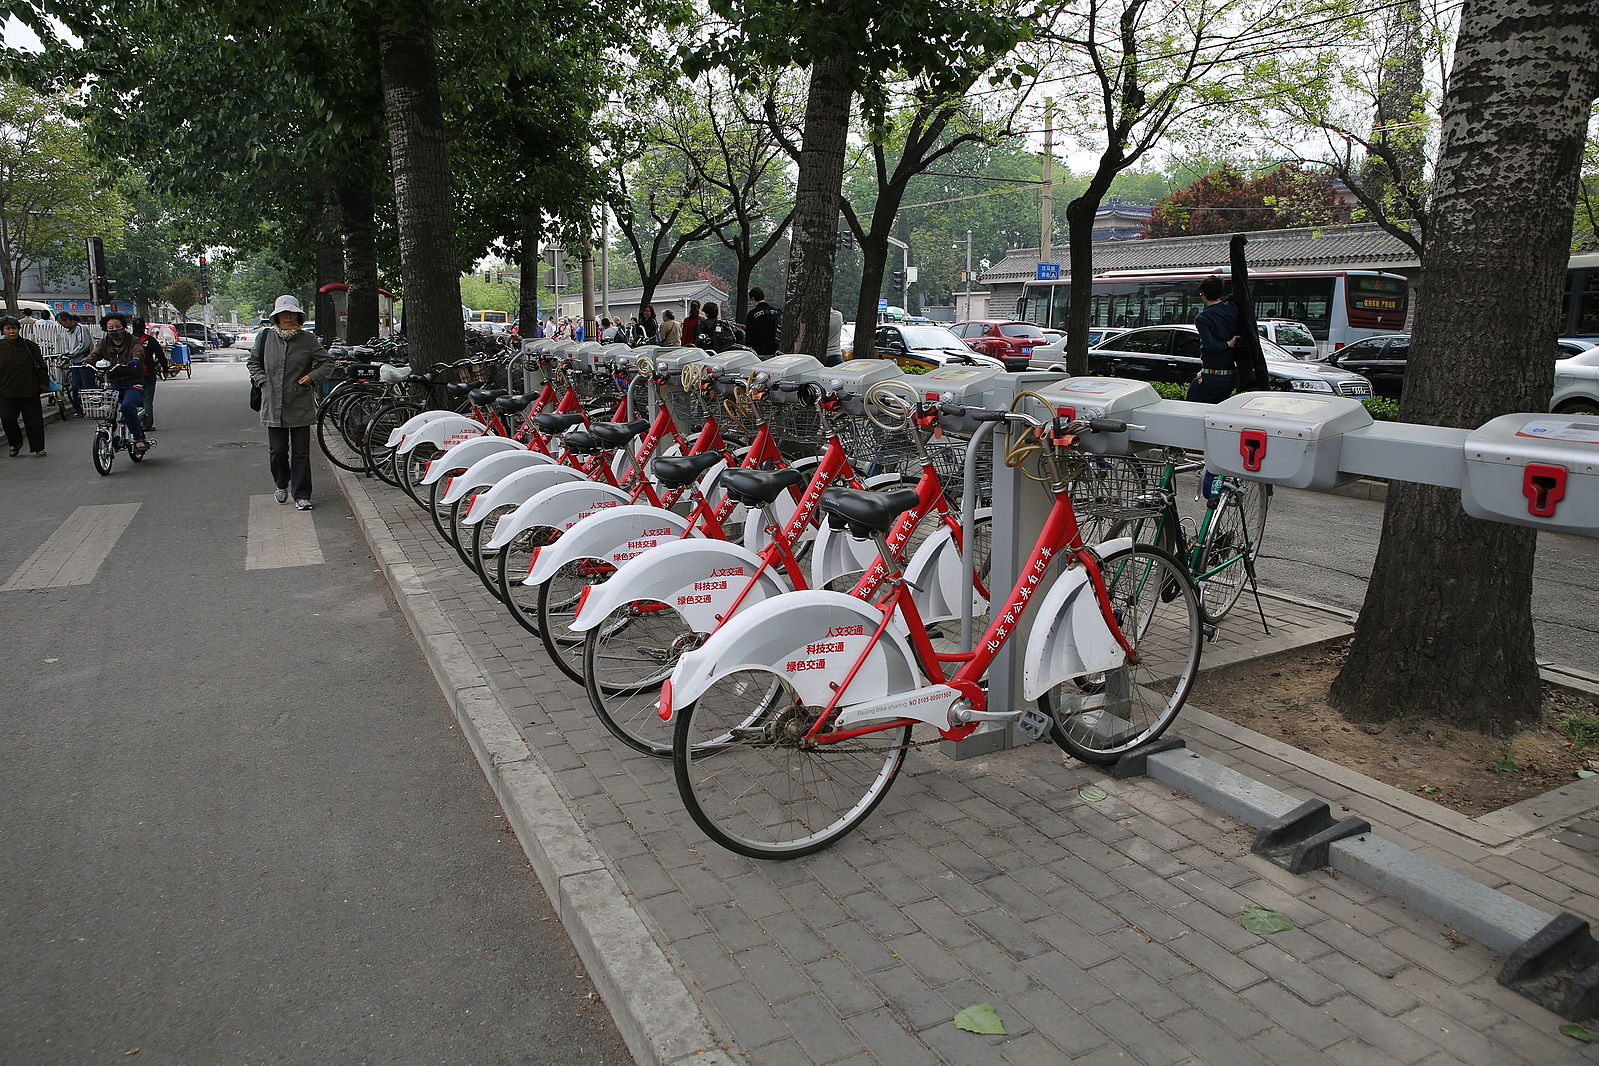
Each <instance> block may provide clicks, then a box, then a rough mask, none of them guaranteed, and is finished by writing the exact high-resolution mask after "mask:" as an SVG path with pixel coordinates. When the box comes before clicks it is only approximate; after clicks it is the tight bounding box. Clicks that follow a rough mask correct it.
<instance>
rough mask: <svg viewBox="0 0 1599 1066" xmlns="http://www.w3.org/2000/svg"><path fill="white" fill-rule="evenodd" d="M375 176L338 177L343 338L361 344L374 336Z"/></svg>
mask: <svg viewBox="0 0 1599 1066" xmlns="http://www.w3.org/2000/svg"><path fill="white" fill-rule="evenodd" d="M374 180H375V175H373V174H371V173H369V172H364V171H363V172H355V173H350V174H347V175H341V176H340V178H339V216H340V222H341V223H342V225H343V229H344V282H345V284H347V285H348V286H350V290H349V292H347V293H346V294H345V295H346V296H347V297H348V298H349V304H348V305H347V306H348V307H349V319H348V321H347V325H346V329H345V339H346V340H347V341H349V342H350V343H352V344H362V343H364V342H366V341H368V340H370V339H371V338H373V337H376V336H377V335H378V236H377V197H376V195H375V193H374V190H373V187H372V182H373V181H374Z"/></svg>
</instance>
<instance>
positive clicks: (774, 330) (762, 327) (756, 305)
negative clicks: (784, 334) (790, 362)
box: [744, 286, 783, 356]
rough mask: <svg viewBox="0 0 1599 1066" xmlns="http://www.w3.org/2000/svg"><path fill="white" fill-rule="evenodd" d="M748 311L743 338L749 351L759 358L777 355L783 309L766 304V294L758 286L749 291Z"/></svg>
mask: <svg viewBox="0 0 1599 1066" xmlns="http://www.w3.org/2000/svg"><path fill="white" fill-rule="evenodd" d="M749 297H750V310H749V315H748V316H747V317H746V318H745V328H744V337H745V342H746V343H747V344H748V345H749V346H750V351H752V352H754V353H755V354H756V355H759V356H768V355H776V354H777V337H778V333H779V326H780V325H781V323H782V321H783V309H782V308H781V307H774V306H773V305H771V304H769V303H767V302H766V292H765V290H764V289H762V288H760V286H756V287H755V288H753V289H751V290H750V291H749Z"/></svg>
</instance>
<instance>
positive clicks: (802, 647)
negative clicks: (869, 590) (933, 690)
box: [671, 590, 923, 707]
mask: <svg viewBox="0 0 1599 1066" xmlns="http://www.w3.org/2000/svg"><path fill="white" fill-rule="evenodd" d="M882 621H883V616H882V614H881V613H880V612H879V611H878V610H877V609H876V608H875V607H873V606H872V605H871V604H869V603H865V602H862V601H861V600H857V599H855V598H854V597H853V596H846V595H845V594H844V593H842V592H826V591H819V590H818V591H809V592H790V593H788V594H787V595H784V596H774V597H772V598H771V599H769V600H766V601H764V602H762V603H757V604H756V605H755V606H753V607H751V608H749V609H748V610H747V611H743V612H742V613H740V614H739V616H738V621H737V622H736V623H734V624H731V625H724V626H722V627H721V628H720V629H718V630H717V631H716V632H714V633H712V634H711V635H710V637H709V638H707V639H706V641H705V643H704V644H702V645H701V646H700V647H699V648H696V649H695V650H693V651H690V652H687V653H685V654H684V655H683V657H682V658H681V659H679V660H678V661H677V666H676V668H675V669H673V671H672V679H671V686H672V704H673V706H674V707H684V706H687V705H688V704H690V703H692V702H693V701H695V700H697V699H699V698H700V696H701V695H703V694H704V693H705V690H706V689H708V688H710V687H711V685H713V684H715V683H716V681H717V680H719V679H720V678H723V677H726V676H727V675H728V674H731V673H734V672H736V671H739V670H763V671H765V672H767V673H772V674H777V675H779V676H780V677H783V678H785V679H786V680H787V681H788V683H789V684H790V685H792V686H793V688H794V691H795V692H796V693H797V694H798V695H799V697H800V699H801V700H803V701H804V702H805V703H806V705H808V706H815V707H824V706H826V705H827V704H828V703H829V702H831V701H832V699H833V697H834V695H835V693H834V691H833V689H832V685H833V684H837V683H839V682H841V681H843V680H844V677H845V675H846V674H847V673H848V672H849V670H850V668H851V667H852V666H854V664H855V660H856V659H858V658H859V657H860V654H861V652H862V650H863V649H864V648H865V647H866V644H867V641H869V640H870V639H871V636H872V634H873V633H874V632H876V631H877V627H878V626H879V625H881V624H882ZM922 684H923V681H922V676H921V672H920V671H919V670H918V669H917V668H916V659H915V657H914V656H913V655H912V654H911V649H910V643H909V640H908V638H907V637H906V634H905V627H904V624H903V623H901V622H898V621H897V620H896V621H895V622H893V623H891V624H890V625H889V628H888V630H887V631H886V632H885V633H884V634H883V636H882V637H881V638H880V639H879V640H878V641H877V643H876V644H875V645H873V646H872V650H871V653H870V654H869V655H867V657H866V661H865V662H863V663H861V667H860V670H859V671H857V672H856V674H855V677H854V679H853V680H852V681H851V682H850V686H849V689H848V691H847V696H846V699H845V700H844V701H843V702H842V703H841V704H840V706H852V705H854V704H856V703H863V702H865V701H867V700H878V699H882V698H883V697H885V696H888V695H891V694H893V693H896V692H904V691H907V690H909V689H913V688H917V687H919V686H921V685H922Z"/></svg>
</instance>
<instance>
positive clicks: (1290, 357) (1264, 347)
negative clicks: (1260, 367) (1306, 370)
mask: <svg viewBox="0 0 1599 1066" xmlns="http://www.w3.org/2000/svg"><path fill="white" fill-rule="evenodd" d="M1312 343H1314V342H1312ZM1260 354H1261V355H1264V356H1265V357H1266V360H1267V362H1271V363H1303V362H1304V361H1305V360H1303V359H1301V358H1299V356H1297V355H1295V354H1294V353H1293V352H1290V351H1289V350H1288V349H1287V348H1279V347H1278V346H1277V345H1275V344H1273V343H1272V342H1271V341H1269V340H1267V339H1266V338H1265V337H1262V338H1260Z"/></svg>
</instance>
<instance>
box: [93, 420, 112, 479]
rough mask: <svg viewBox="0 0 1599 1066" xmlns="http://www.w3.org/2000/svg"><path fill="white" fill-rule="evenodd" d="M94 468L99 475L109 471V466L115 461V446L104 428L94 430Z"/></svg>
mask: <svg viewBox="0 0 1599 1066" xmlns="http://www.w3.org/2000/svg"><path fill="white" fill-rule="evenodd" d="M93 455H94V468H95V470H97V471H99V473H100V476H101V477H105V476H106V475H107V474H109V473H111V466H112V464H113V463H115V462H116V461H117V448H116V445H115V444H113V443H112V442H111V434H110V432H109V431H107V430H104V429H99V430H95V434H94V443H93Z"/></svg>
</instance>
